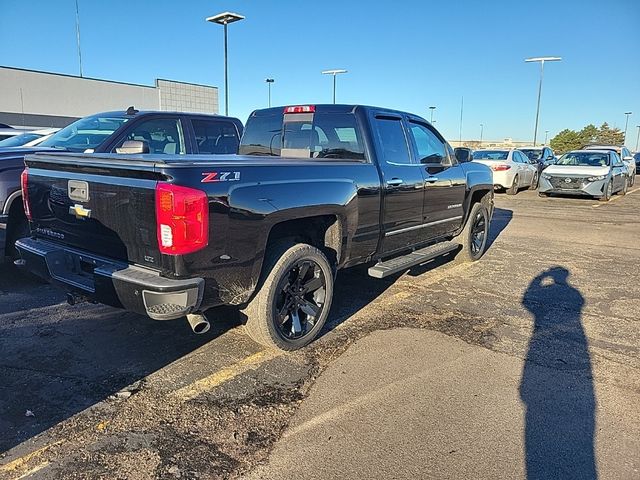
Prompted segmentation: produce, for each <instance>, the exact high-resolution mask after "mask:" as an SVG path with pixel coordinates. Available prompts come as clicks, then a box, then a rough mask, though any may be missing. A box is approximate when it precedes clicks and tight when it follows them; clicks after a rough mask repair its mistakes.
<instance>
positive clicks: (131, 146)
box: [116, 140, 149, 153]
mask: <svg viewBox="0 0 640 480" xmlns="http://www.w3.org/2000/svg"><path fill="white" fill-rule="evenodd" d="M116 153H149V143H147V142H146V141H145V140H126V141H125V142H124V143H123V144H122V146H121V147H118V148H116Z"/></svg>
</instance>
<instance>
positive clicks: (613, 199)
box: [591, 188, 640, 208]
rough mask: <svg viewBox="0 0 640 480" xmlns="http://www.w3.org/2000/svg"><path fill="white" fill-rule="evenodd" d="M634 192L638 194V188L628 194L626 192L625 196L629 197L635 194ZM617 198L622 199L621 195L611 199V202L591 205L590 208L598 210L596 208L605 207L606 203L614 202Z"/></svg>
mask: <svg viewBox="0 0 640 480" xmlns="http://www.w3.org/2000/svg"><path fill="white" fill-rule="evenodd" d="M636 192H640V188H636V189H635V190H631V191H630V192H627V195H631V194H632V193H636ZM619 198H622V195H617V196H615V197H613V198H612V199H611V200H609V201H608V202H602V203H596V204H594V205H591V206H592V207H593V208H598V207H601V206H602V205H606V204H607V203H611V202H615V201H616V200H618V199H619Z"/></svg>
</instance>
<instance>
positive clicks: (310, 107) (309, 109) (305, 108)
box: [284, 105, 316, 113]
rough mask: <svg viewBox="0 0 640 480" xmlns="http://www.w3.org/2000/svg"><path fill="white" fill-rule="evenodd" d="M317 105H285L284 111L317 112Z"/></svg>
mask: <svg viewBox="0 0 640 480" xmlns="http://www.w3.org/2000/svg"><path fill="white" fill-rule="evenodd" d="M315 111H316V106H315V105H296V106H295V107H284V113H315Z"/></svg>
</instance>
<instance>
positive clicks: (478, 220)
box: [471, 209, 489, 257]
mask: <svg viewBox="0 0 640 480" xmlns="http://www.w3.org/2000/svg"><path fill="white" fill-rule="evenodd" d="M488 227H489V222H487V217H486V210H485V209H480V210H478V211H477V212H476V214H475V216H474V218H473V223H472V224H471V255H472V256H473V257H476V256H479V255H480V254H481V253H482V252H484V247H485V243H486V242H487V233H488V229H489V228H488Z"/></svg>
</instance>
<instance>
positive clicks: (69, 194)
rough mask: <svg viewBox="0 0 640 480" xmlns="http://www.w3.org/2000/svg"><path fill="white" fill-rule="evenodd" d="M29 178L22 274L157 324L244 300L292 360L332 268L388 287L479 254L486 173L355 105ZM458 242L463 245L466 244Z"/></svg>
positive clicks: (388, 115)
mask: <svg viewBox="0 0 640 480" xmlns="http://www.w3.org/2000/svg"><path fill="white" fill-rule="evenodd" d="M26 163H27V167H28V168H27V169H25V171H24V173H23V176H22V182H23V192H24V195H25V199H26V204H27V205H28V214H29V218H30V220H31V236H29V237H27V238H23V239H21V240H19V241H18V242H17V243H16V246H17V248H18V250H19V251H20V255H21V260H18V261H17V264H19V265H21V266H23V267H25V268H26V269H28V270H29V271H31V272H33V273H35V274H38V275H40V276H42V277H44V278H46V279H50V280H52V281H53V282H54V283H56V284H58V285H59V286H61V287H63V288H65V289H66V290H67V291H68V292H70V293H69V300H70V302H71V303H74V302H76V301H79V300H86V299H90V300H92V301H97V302H101V303H105V304H109V305H114V306H117V307H122V308H126V309H127V310H131V311H134V312H138V313H141V314H146V315H148V316H149V317H151V318H153V319H157V320H169V319H175V318H180V317H184V316H185V315H186V316H187V320H188V321H189V323H190V324H191V327H192V329H193V330H194V332H196V333H202V332H204V331H207V330H208V328H209V323H208V321H207V319H206V317H205V316H204V315H203V314H204V313H205V312H206V311H207V310H208V309H210V308H212V307H215V306H218V305H237V306H239V307H240V308H241V309H242V312H243V313H244V315H245V316H246V329H247V332H248V333H249V334H250V335H251V336H252V338H254V340H256V341H258V342H259V343H262V344H264V345H267V346H269V347H276V348H282V349H286V350H292V349H296V348H299V347H302V346H304V345H306V344H307V343H309V342H310V341H311V340H313V338H315V337H316V336H317V335H318V333H319V332H320V330H321V329H322V327H323V324H324V323H325V321H326V319H327V316H328V315H329V310H330V307H331V301H332V297H333V290H334V279H335V275H336V271H337V270H339V269H341V268H345V267H350V266H353V265H357V264H362V263H373V266H371V268H370V269H369V275H371V276H372V277H375V278H384V277H387V276H389V275H393V274H396V273H398V272H402V271H404V270H406V269H408V268H410V267H412V266H414V265H417V264H420V263H424V262H426V261H428V260H430V259H432V258H436V257H438V256H441V255H444V254H449V253H451V252H453V251H454V250H459V252H458V253H457V255H456V257H455V258H456V260H458V261H460V260H462V261H475V260H478V259H479V258H480V257H481V256H482V254H483V253H484V251H485V249H486V246H487V237H488V232H489V222H490V218H491V215H492V211H493V181H492V175H491V170H490V169H489V168H488V167H486V166H484V165H480V164H477V163H472V162H471V163H464V164H459V163H458V162H457V161H456V159H455V156H454V152H453V149H452V148H451V146H450V145H449V144H448V143H447V142H446V140H445V139H444V138H443V137H442V135H440V133H438V131H437V130H435V129H434V128H433V126H432V125H430V124H429V123H428V122H427V121H425V120H424V119H423V118H420V117H418V116H416V115H412V114H409V113H404V112H398V111H394V110H387V109H384V108H376V107H363V106H354V105H302V106H291V107H284V108H283V107H280V108H270V109H265V110H258V111H255V112H253V113H252V114H251V116H250V118H249V120H248V121H247V125H246V129H245V132H244V136H243V137H242V143H241V145H240V155H239V156H235V155H228V156H218V157H214V156H195V157H192V158H190V159H189V160H188V161H187V160H185V159H184V158H181V157H180V156H179V155H146V156H140V155H109V154H91V155H87V154H53V153H48V154H42V155H29V156H28V157H27V159H26ZM460 247H461V250H460Z"/></svg>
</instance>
